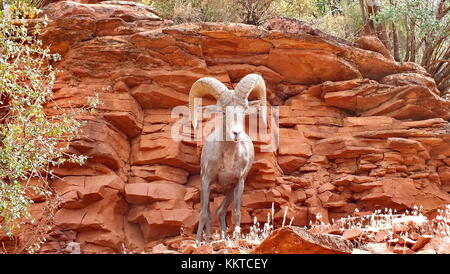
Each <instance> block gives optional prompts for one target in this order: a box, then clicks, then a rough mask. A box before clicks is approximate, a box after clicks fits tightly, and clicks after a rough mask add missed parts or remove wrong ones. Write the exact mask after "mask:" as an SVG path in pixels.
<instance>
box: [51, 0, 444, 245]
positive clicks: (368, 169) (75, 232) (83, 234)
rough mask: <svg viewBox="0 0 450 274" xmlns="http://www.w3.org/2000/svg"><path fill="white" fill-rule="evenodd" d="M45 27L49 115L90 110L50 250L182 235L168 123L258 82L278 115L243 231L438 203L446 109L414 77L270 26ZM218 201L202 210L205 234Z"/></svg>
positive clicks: (176, 161) (63, 22)
mask: <svg viewBox="0 0 450 274" xmlns="http://www.w3.org/2000/svg"><path fill="white" fill-rule="evenodd" d="M45 13H46V14H47V15H48V16H49V17H50V19H51V20H52V21H51V23H50V24H49V26H48V27H47V28H46V30H45V32H44V34H43V40H44V41H45V43H46V45H49V46H50V47H51V49H52V50H53V51H54V52H58V53H60V54H61V55H62V60H61V61H59V62H58V63H57V64H56V65H57V67H58V69H60V70H61V72H60V73H59V74H58V78H57V82H56V85H55V87H54V93H55V102H56V103H58V104H60V105H62V106H69V105H72V106H73V107H77V106H81V105H83V104H85V103H86V98H87V97H88V96H92V95H94V94H95V93H98V94H99V97H100V99H101V101H102V102H103V104H102V105H101V106H100V107H99V109H98V111H97V113H96V114H92V115H91V116H85V117H83V118H84V119H85V120H86V121H87V122H88V123H87V126H86V128H85V130H84V133H83V134H82V136H81V137H80V138H79V139H77V140H75V142H74V143H73V146H72V148H73V150H74V152H79V153H83V154H85V155H87V156H89V157H90V158H89V160H88V162H87V164H86V165H85V166H83V167H79V166H66V167H61V168H59V169H58V170H57V171H56V174H58V176H60V177H61V179H60V180H57V181H55V182H53V183H52V186H53V187H54V188H55V189H56V191H57V192H58V193H59V195H61V197H62V204H61V209H60V210H59V212H58V213H57V215H56V230H58V231H61V235H63V234H64V233H66V234H67V233H70V235H71V237H70V238H67V237H65V238H54V239H53V240H50V242H51V241H54V242H57V243H58V245H55V246H59V247H61V248H62V249H64V248H65V247H66V245H67V244H68V243H71V242H76V243H79V244H80V248H81V252H82V253H111V252H124V248H125V249H126V250H132V251H135V252H139V251H143V250H146V251H149V252H151V251H152V248H153V247H155V248H156V247H157V246H158V244H159V243H161V241H162V242H164V243H165V244H167V245H169V246H171V245H176V243H177V241H181V239H180V237H179V236H178V235H180V233H181V234H182V235H185V234H187V235H189V234H190V233H192V232H193V231H194V229H195V226H196V224H197V222H198V212H199V202H200V199H199V197H200V196H199V194H200V193H199V186H200V177H199V175H198V174H199V156H200V151H201V146H202V143H201V142H195V141H191V142H186V141H177V140H174V139H172V138H171V129H172V126H173V125H174V124H175V123H177V122H178V121H179V118H178V117H175V118H174V117H172V116H171V111H172V108H173V107H175V106H181V105H187V99H188V96H187V95H188V92H189V89H190V87H191V85H192V84H193V83H194V81H196V80H197V79H198V78H200V77H204V76H212V77H215V78H217V79H219V80H220V81H222V82H223V83H225V84H226V85H227V86H228V87H229V88H232V87H233V86H234V85H235V84H236V83H237V82H238V81H239V80H240V79H241V78H242V77H243V76H245V75H246V74H248V73H259V74H261V75H262V76H263V77H264V79H265V81H266V85H267V88H268V97H269V101H270V103H271V104H272V105H279V114H280V120H279V124H280V127H281V128H280V147H279V149H278V150H277V152H274V153H269V152H260V150H259V145H260V144H256V148H257V149H256V151H257V153H256V157H255V162H254V165H253V168H252V170H251V172H250V174H249V176H248V180H247V183H246V187H245V190H244V196H243V200H242V224H243V229H244V231H245V228H246V227H248V225H249V224H251V223H252V222H253V218H257V220H258V221H260V222H265V221H266V220H267V214H268V213H270V211H271V207H272V203H273V204H274V208H275V222H276V223H278V224H281V222H282V221H283V217H284V209H285V207H286V206H287V207H288V208H289V210H288V212H287V220H288V221H289V220H291V218H293V224H294V225H307V224H308V223H309V221H311V220H312V221H314V220H316V218H317V217H318V216H317V215H318V214H320V219H321V220H322V221H324V222H327V221H329V220H331V219H332V218H333V219H336V218H339V217H342V216H347V215H348V214H350V213H352V212H353V211H354V210H355V209H356V208H358V209H359V210H360V211H365V210H373V209H375V208H384V207H391V208H396V209H397V210H404V209H407V208H410V207H412V206H413V205H422V206H424V208H425V210H427V209H432V208H434V207H437V206H439V205H442V204H448V202H449V201H450V198H449V194H448V191H450V175H449V174H450V130H449V122H448V121H449V119H450V103H449V102H448V101H446V100H444V99H442V98H441V97H439V95H438V93H436V88H435V85H434V83H433V81H432V80H431V79H430V78H428V77H426V76H425V75H423V72H422V70H421V69H420V67H418V66H416V65H414V64H411V63H397V62H395V61H394V60H392V58H386V57H385V56H383V55H382V54H380V53H378V52H375V51H369V50H364V49H361V48H357V47H353V46H352V45H351V44H350V43H348V42H345V41H340V40H339V39H336V38H330V37H329V36H327V35H325V34H323V33H320V32H315V31H313V30H311V29H309V28H307V27H305V26H300V27H299V28H297V29H296V27H295V25H293V26H291V27H289V26H288V27H286V28H283V27H282V26H283V24H282V22H281V23H280V22H279V21H277V22H275V23H273V24H272V25H271V27H270V29H271V30H267V29H264V28H258V27H254V26H249V25H242V24H213V23H200V24H183V25H171V22H170V21H167V20H162V19H160V18H159V17H158V16H157V15H155V14H154V13H153V12H152V11H151V10H150V9H148V8H146V7H145V6H142V5H139V4H135V3H127V2H122V3H120V4H117V3H114V2H101V3H98V4H79V3H74V2H56V3H52V4H50V5H48V6H46V7H45ZM297 30H298V31H297ZM49 107H50V106H49ZM222 199H223V196H222V195H219V194H216V193H213V194H212V200H211V206H210V207H211V210H212V212H213V218H214V219H213V226H217V220H216V219H215V209H217V207H218V206H219V204H220V202H221V201H222ZM64 235H65V234H64ZM171 237H172V238H171ZM173 237H174V238H173ZM177 237H178V238H177ZM48 246H51V245H50V244H49V245H48ZM156 250H159V249H158V248H156ZM46 252H58V249H57V248H56V247H55V248H53V249H51V248H48V249H46Z"/></svg>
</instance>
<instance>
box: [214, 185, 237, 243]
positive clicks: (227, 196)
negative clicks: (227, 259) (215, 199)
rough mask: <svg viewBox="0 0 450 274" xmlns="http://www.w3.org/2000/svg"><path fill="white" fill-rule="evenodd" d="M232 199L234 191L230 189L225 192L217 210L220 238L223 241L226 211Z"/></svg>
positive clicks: (225, 233) (225, 230)
mask: <svg viewBox="0 0 450 274" xmlns="http://www.w3.org/2000/svg"><path fill="white" fill-rule="evenodd" d="M233 198H234V189H230V190H228V191H227V192H226V194H225V199H223V201H222V203H221V204H220V206H219V208H218V209H217V216H218V218H219V223H220V229H221V236H222V238H223V239H224V238H225V236H226V235H227V221H226V217H227V210H228V207H229V206H230V204H231V202H233Z"/></svg>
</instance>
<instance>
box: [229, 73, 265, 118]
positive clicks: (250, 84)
mask: <svg viewBox="0 0 450 274" xmlns="http://www.w3.org/2000/svg"><path fill="white" fill-rule="evenodd" d="M235 92H236V95H238V96H239V97H240V98H241V99H247V98H248V96H249V95H250V94H251V93H256V97H257V98H258V99H259V100H261V116H262V120H263V123H264V124H265V125H267V118H266V113H267V111H266V103H267V96H266V84H265V82H264V79H263V78H262V77H261V75H258V74H254V73H252V74H248V75H246V76H245V77H244V78H242V79H241V81H239V83H238V84H237V86H236V88H235Z"/></svg>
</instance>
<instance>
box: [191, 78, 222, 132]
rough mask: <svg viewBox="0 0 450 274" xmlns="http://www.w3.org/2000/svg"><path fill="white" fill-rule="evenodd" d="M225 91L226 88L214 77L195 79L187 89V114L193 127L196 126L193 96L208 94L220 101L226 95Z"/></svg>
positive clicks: (195, 107)
mask: <svg viewBox="0 0 450 274" xmlns="http://www.w3.org/2000/svg"><path fill="white" fill-rule="evenodd" d="M226 91H228V88H227V87H226V86H225V85H224V84H223V83H222V82H220V81H219V80H217V79H215V78H211V77H203V78H200V79H198V80H197V81H195V83H194V84H193V85H192V87H191V90H190V91H189V116H190V119H191V121H192V125H193V127H194V129H196V128H197V106H196V105H195V102H194V100H195V98H198V97H203V96H205V95H208V94H210V95H212V96H214V98H216V100H217V101H218V102H220V101H222V100H223V97H224V96H226V95H225V94H226Z"/></svg>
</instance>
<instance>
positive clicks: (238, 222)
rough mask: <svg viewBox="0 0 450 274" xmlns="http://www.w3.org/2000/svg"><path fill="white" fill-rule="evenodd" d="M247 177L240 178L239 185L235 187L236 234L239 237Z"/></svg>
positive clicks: (234, 213)
mask: <svg viewBox="0 0 450 274" xmlns="http://www.w3.org/2000/svg"><path fill="white" fill-rule="evenodd" d="M244 183H245V178H240V179H239V183H238V185H237V186H236V187H235V189H234V210H233V221H234V235H235V237H237V238H239V237H240V233H241V198H242V193H243V192H244Z"/></svg>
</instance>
